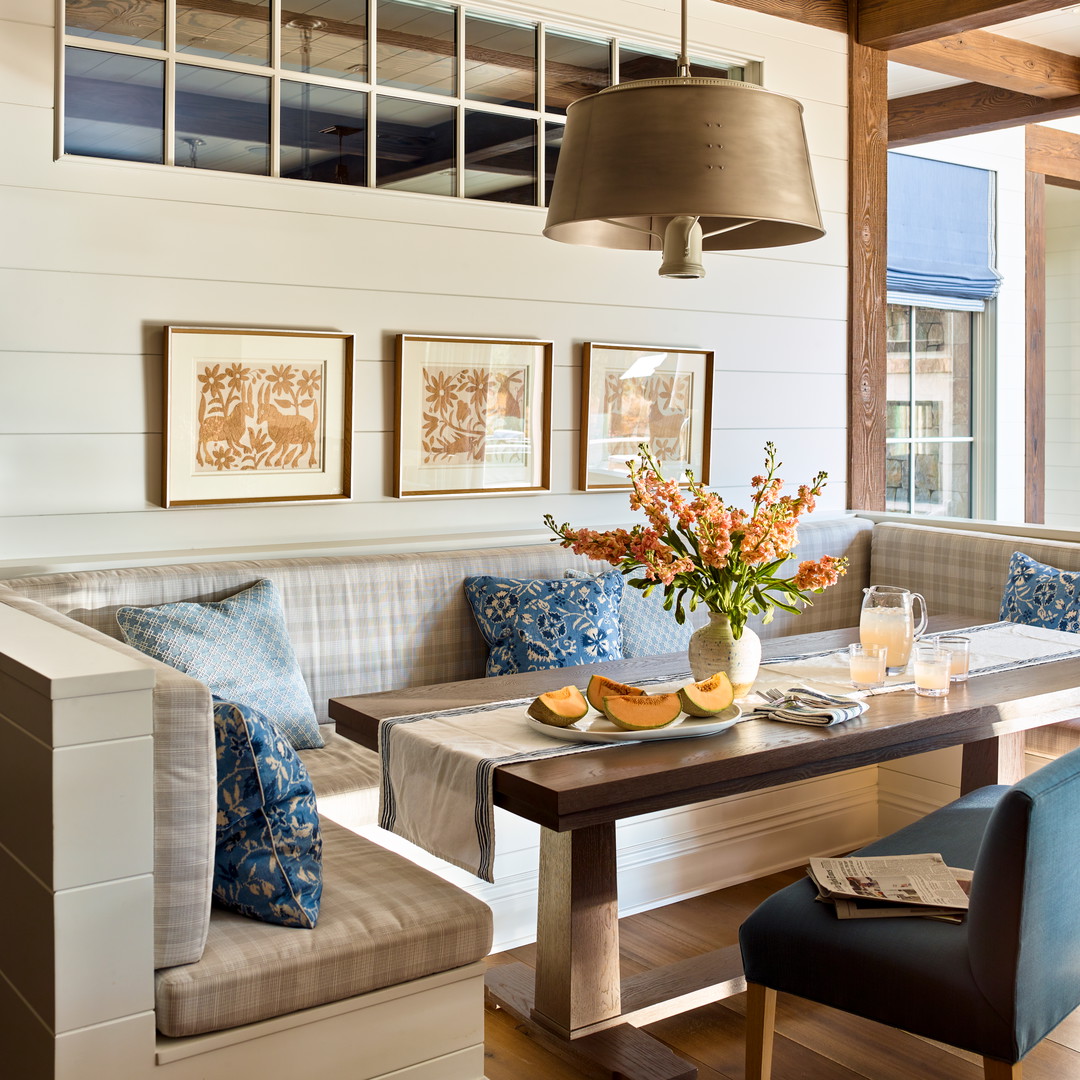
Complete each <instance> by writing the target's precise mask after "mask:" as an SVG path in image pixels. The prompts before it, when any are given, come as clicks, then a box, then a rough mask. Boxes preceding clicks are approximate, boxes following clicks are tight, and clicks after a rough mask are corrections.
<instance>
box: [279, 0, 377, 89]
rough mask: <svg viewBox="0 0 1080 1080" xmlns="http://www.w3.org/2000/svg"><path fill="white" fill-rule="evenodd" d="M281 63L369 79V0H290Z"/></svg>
mask: <svg viewBox="0 0 1080 1080" xmlns="http://www.w3.org/2000/svg"><path fill="white" fill-rule="evenodd" d="M281 66H282V67H283V68H284V69H285V70H286V71H308V72H314V73H315V74H316V75H329V76H331V77H332V78H335V79H360V80H364V79H366V78H367V4H366V2H365V0H286V2H285V3H284V5H283V8H282V12H281Z"/></svg>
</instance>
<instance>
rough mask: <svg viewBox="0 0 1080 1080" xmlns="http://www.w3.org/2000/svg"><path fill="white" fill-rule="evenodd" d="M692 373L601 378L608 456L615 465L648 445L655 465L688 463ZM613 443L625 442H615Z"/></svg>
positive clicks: (606, 375) (612, 375) (618, 375)
mask: <svg viewBox="0 0 1080 1080" xmlns="http://www.w3.org/2000/svg"><path fill="white" fill-rule="evenodd" d="M693 386H694V376H693V374H692V373H691V372H664V373H661V374H658V375H647V376H644V377H643V378H631V379H627V378H623V376H622V375H621V374H620V373H619V372H607V373H606V374H605V376H604V412H605V413H606V414H607V416H608V418H609V437H610V439H611V440H612V442H611V443H610V444H609V447H608V452H609V453H610V454H611V455H612V457H613V458H616V459H617V460H618V461H619V462H623V461H625V460H626V459H627V458H628V457H634V456H635V455H636V454H637V448H638V445H639V444H640V443H647V444H648V447H649V450H650V452H651V453H652V455H653V457H655V458H656V459H657V461H661V462H664V461H687V460H689V457H690V404H691V400H692V397H691V395H692V392H693ZM615 440H625V442H616V441H615Z"/></svg>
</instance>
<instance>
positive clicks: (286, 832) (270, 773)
mask: <svg viewBox="0 0 1080 1080" xmlns="http://www.w3.org/2000/svg"><path fill="white" fill-rule="evenodd" d="M214 738H215V743H216V746H217V772H218V796H217V854H216V857H215V861H214V897H215V899H216V900H217V901H218V902H219V903H221V904H223V905H224V906H225V907H227V908H231V909H232V910H233V911H238V912H239V913H240V914H241V915H247V916H248V917H249V918H252V919H261V920H262V921H263V922H270V923H277V924H278V925H280V926H298V927H303V928H305V929H309V930H310V929H311V928H312V927H313V926H314V925H315V921H316V920H317V919H318V917H319V902H320V900H321V899H322V834H321V833H320V832H319V815H318V812H317V810H316V807H315V792H314V790H313V789H312V786H311V779H310V778H309V777H308V772H307V769H306V768H305V767H304V763H303V762H302V761H301V760H300V758H299V756H298V755H297V753H296V751H295V750H293V748H292V747H291V746H290V745H289V743H288V741H287V740H286V739H285V738H284V737H283V736H282V735H281V733H280V732H279V731H277V730H276V729H275V728H274V725H273V724H271V723H270V721H269V720H267V719H266V717H265V716H261V715H260V714H259V713H258V712H257V711H256V710H255V709H249V708H247V707H246V706H244V705H236V704H234V703H232V702H225V701H218V702H215V704H214Z"/></svg>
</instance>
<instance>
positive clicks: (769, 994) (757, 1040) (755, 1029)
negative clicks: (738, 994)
mask: <svg viewBox="0 0 1080 1080" xmlns="http://www.w3.org/2000/svg"><path fill="white" fill-rule="evenodd" d="M775 1026H776V991H775V990H771V989H769V987H767V986H761V985H760V984H758V983H752V982H748V983H747V984H746V1080H769V1078H770V1077H771V1076H772V1049H773V1028H774V1027H775ZM986 1075H987V1080H998V1078H997V1077H991V1076H990V1074H989V1073H987V1074H986ZM1002 1076H1004V1074H1002Z"/></svg>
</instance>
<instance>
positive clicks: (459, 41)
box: [454, 4, 466, 199]
mask: <svg viewBox="0 0 1080 1080" xmlns="http://www.w3.org/2000/svg"><path fill="white" fill-rule="evenodd" d="M465 26H466V23H465V7H464V5H462V4H458V6H457V8H456V9H455V13H454V30H455V37H456V40H455V42H454V57H455V67H456V68H457V71H455V72H454V76H455V77H454V92H455V94H456V95H457V99H458V103H457V109H456V110H455V116H454V120H455V123H454V164H455V166H456V167H455V169H454V194H455V195H456V196H457V197H458V198H459V199H463V198H465Z"/></svg>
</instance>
